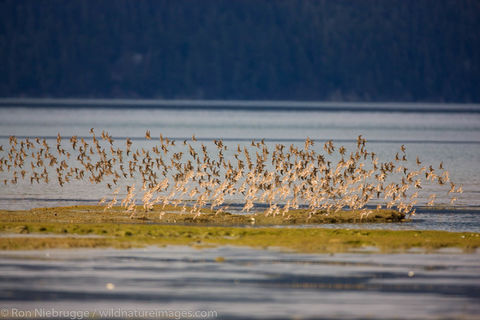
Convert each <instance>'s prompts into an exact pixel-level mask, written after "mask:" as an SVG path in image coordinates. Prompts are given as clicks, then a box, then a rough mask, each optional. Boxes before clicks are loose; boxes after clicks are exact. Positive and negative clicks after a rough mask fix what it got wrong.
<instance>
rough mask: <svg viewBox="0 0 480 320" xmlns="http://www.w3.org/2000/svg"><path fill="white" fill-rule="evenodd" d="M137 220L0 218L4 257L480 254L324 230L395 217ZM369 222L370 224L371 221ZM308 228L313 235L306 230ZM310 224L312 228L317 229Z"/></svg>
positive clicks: (476, 238) (48, 211)
mask: <svg viewBox="0 0 480 320" xmlns="http://www.w3.org/2000/svg"><path fill="white" fill-rule="evenodd" d="M163 210H164V211H162V214H163V216H162V218H160V216H159V215H160V214H159V208H156V209H155V208H154V210H153V211H149V212H146V213H137V214H136V215H135V216H134V217H133V218H129V216H128V215H126V214H125V212H124V211H123V210H122V209H121V208H112V209H111V210H108V211H105V210H104V208H103V207H99V206H73V207H56V208H41V209H32V210H26V211H1V212H0V236H1V237H2V241H1V242H0V250H37V249H52V248H62V249H63V248H138V247H147V246H159V247H163V246H167V245H187V246H191V247H196V248H205V247H216V246H226V245H227V246H248V247H253V248H262V249H266V248H276V249H281V250H285V251H293V252H301V253H341V252H351V251H358V250H366V251H368V252H380V253H398V252H408V251H411V250H417V249H418V250H420V251H421V252H435V251H438V250H440V249H443V248H457V249H459V250H461V251H462V252H475V251H476V250H477V249H478V247H479V246H480V234H479V233H475V232H446V231H421V230H395V231H394V230H367V229H326V228H322V223H332V219H335V221H336V222H350V223H351V222H359V223H360V222H361V223H368V222H379V221H383V222H388V221H402V220H404V219H405V217H404V216H403V215H401V214H399V213H396V212H395V211H393V210H388V211H387V210H383V211H378V212H373V213H372V214H371V215H369V217H366V218H365V219H362V220H360V219H359V218H358V214H357V215H356V217H357V220H358V221H357V220H352V219H355V218H354V217H355V213H354V212H346V211H345V212H338V213H337V214H329V215H325V214H321V213H319V214H316V215H313V216H312V217H311V218H310V219H309V220H308V221H306V219H308V214H306V213H305V212H302V211H301V210H299V211H298V212H292V213H291V214H290V218H288V219H286V218H285V217H271V216H270V217H266V216H265V215H264V214H263V213H257V214H250V215H241V214H229V213H219V214H217V215H215V214H214V213H213V212H208V211H206V212H204V213H202V214H201V215H200V216H198V217H196V218H195V217H194V216H192V215H191V214H188V213H185V214H181V213H179V212H176V211H175V210H176V208H173V207H171V208H170V207H167V208H164V209H163ZM368 219H369V220H368ZM305 223H308V224H309V228H302V227H301V226H302V225H304V224H305ZM312 224H314V226H313V227H312Z"/></svg>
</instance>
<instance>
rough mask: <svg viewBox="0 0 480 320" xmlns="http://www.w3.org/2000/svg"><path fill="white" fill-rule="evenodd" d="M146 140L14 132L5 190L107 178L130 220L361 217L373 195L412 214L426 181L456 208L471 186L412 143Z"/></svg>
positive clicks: (2, 163) (109, 195)
mask: <svg viewBox="0 0 480 320" xmlns="http://www.w3.org/2000/svg"><path fill="white" fill-rule="evenodd" d="M145 140H146V142H148V145H149V146H151V147H147V148H146V147H145V146H144V147H141V148H134V142H133V141H132V139H130V138H126V139H125V142H124V143H117V142H114V139H113V138H112V136H111V135H109V134H108V133H107V132H105V131H102V133H101V134H100V135H99V136H97V134H96V132H95V130H94V129H93V128H92V129H91V130H90V136H89V137H88V138H82V137H80V138H79V137H77V136H72V137H70V138H63V137H62V136H61V135H60V134H58V136H57V138H56V144H52V145H50V144H49V143H48V142H47V140H46V139H45V138H23V139H20V138H17V137H15V136H11V137H10V138H9V144H8V145H5V146H3V145H2V146H0V177H1V178H2V180H3V181H2V184H3V185H4V187H5V186H8V185H10V184H16V183H18V182H19V180H24V181H26V182H29V183H31V184H43V183H44V184H49V183H58V185H59V186H64V185H65V184H68V183H70V182H72V181H74V180H78V181H84V182H87V183H92V184H104V185H105V197H103V198H102V199H101V200H100V202H99V203H100V204H102V205H104V206H105V210H108V209H110V208H112V207H113V206H118V205H120V206H122V207H124V208H125V210H126V212H128V214H130V216H131V217H133V216H134V215H135V213H136V212H137V211H138V210H141V209H139V208H141V207H140V206H139V203H141V205H142V206H143V210H145V211H149V210H152V209H153V207H154V205H160V208H165V207H166V206H167V205H174V206H176V207H179V208H181V210H179V211H180V212H182V213H183V212H190V213H193V214H195V216H198V215H200V214H201V210H202V209H203V208H207V207H209V208H211V209H212V210H215V212H217V213H218V212H222V211H227V210H228V209H229V205H228V203H229V201H228V200H229V199H231V198H235V199H240V201H241V203H242V204H243V210H242V211H244V212H250V211H251V210H252V208H254V206H255V204H257V203H261V204H264V205H266V207H267V209H266V210H265V214H266V215H283V216H288V212H289V210H291V209H298V208H299V207H300V206H303V207H305V208H308V212H309V214H310V215H313V214H321V213H323V214H329V213H331V212H339V211H341V210H356V211H358V213H359V215H360V216H361V217H363V216H365V215H369V214H370V213H372V212H373V211H374V209H369V208H372V207H371V206H368V207H367V204H369V203H372V201H375V202H376V203H377V204H376V208H377V209H381V208H394V209H396V210H398V211H400V212H403V213H405V214H406V215H412V214H415V205H416V204H417V201H418V195H419V191H420V189H422V186H423V185H424V184H426V183H434V184H438V185H440V186H442V188H443V187H444V188H445V190H446V193H447V194H448V195H449V196H450V199H451V201H450V203H451V204H453V203H454V202H455V201H456V199H457V197H456V194H458V193H462V191H463V190H462V187H461V186H457V185H456V184H455V183H453V182H452V181H450V177H449V172H448V171H447V170H446V169H445V168H444V166H443V163H442V162H440V163H439V164H438V165H435V166H434V165H430V164H424V163H422V161H421V160H420V159H419V158H418V157H416V161H415V163H414V164H413V167H412V165H411V163H410V165H409V167H410V168H407V150H406V147H405V146H404V145H402V146H401V147H400V148H399V150H398V152H397V153H396V154H395V155H393V156H392V159H391V160H388V161H383V162H382V161H380V159H379V157H378V156H377V155H376V154H375V153H374V152H369V151H367V149H366V142H367V141H366V139H364V138H363V137H362V136H359V137H358V139H357V141H356V147H354V148H353V150H350V151H347V148H345V147H344V146H336V145H334V143H333V141H331V140H330V141H327V142H325V143H323V142H322V143H317V142H315V141H313V140H311V139H309V138H306V140H305V142H304V144H302V145H294V144H291V145H290V146H286V145H283V144H276V145H274V146H273V147H272V146H270V148H269V147H268V146H267V144H266V143H265V141H264V140H261V141H255V140H253V141H252V142H251V143H247V144H245V145H240V144H238V145H237V146H236V147H233V148H232V147H230V148H231V149H229V148H228V147H227V145H226V144H225V143H224V141H222V140H221V139H218V140H214V141H213V144H211V145H210V149H209V148H208V147H207V145H205V144H203V143H201V142H200V141H198V140H197V139H196V138H195V136H192V137H191V138H189V139H186V140H183V141H178V140H177V141H175V140H172V139H169V138H167V137H163V136H162V135H160V136H159V138H155V139H153V138H152V136H151V133H150V131H147V132H146V133H145ZM144 145H145V144H144ZM227 152H228V154H229V156H228V157H226V154H227ZM435 198H436V195H435V194H434V193H432V194H430V195H429V198H428V203H427V205H429V206H433V205H434V202H435ZM162 210H163V209H162ZM164 213H165V212H164V211H161V213H160V215H163V214H164Z"/></svg>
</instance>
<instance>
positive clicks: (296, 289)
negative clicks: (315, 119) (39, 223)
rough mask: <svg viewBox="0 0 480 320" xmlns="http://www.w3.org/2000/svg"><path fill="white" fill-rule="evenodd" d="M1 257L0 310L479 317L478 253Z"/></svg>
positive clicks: (170, 250) (227, 251)
mask: <svg viewBox="0 0 480 320" xmlns="http://www.w3.org/2000/svg"><path fill="white" fill-rule="evenodd" d="M0 257H1V259H0V279H1V280H0V300H1V305H2V308H4V309H11V308H17V309H19V310H30V309H34V308H55V309H56V310H88V311H93V310H97V311H98V310H108V309H116V310H118V309H124V310H132V309H135V310H142V309H143V310H215V311H216V312H217V313H218V318H219V319H228V318H238V319H245V318H258V319H266V318H274V319H278V318H288V319H292V318H302V319H304V318H316V319H332V318H335V319H365V318H369V319H398V318H402V319H418V318H422V319H452V318H456V319H458V318H461V319H475V318H476V317H477V316H478V314H479V312H480V305H479V304H478V300H479V298H480V255H479V254H478V253H477V254H455V253H446V252H445V253H438V254H428V255H423V254H413V253H412V254H395V255H385V254H365V253H362V254H360V253H348V254H336V255H322V254H320V255H306V254H291V253H282V252H278V251H273V250H253V249H247V248H233V247H220V248H212V249H202V250H198V249H193V248H190V247H174V246H172V247H166V248H147V249H134V250H76V251H68V250H65V251H62V250H49V251H41V252H34V253H32V252H0ZM218 257H223V258H224V262H222V263H219V262H216V260H219V259H217V258H218Z"/></svg>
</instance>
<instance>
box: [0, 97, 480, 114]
mask: <svg viewBox="0 0 480 320" xmlns="http://www.w3.org/2000/svg"><path fill="white" fill-rule="evenodd" d="M9 107H32V108H35V107H44V108H83V109H85V108H87V109H89V108H100V109H101V108H104V109H111V108H119V109H133V108H134V109H173V110H232V111H235V110H238V111H241V110H242V111H324V112H329V111H330V112H331V111H350V112H432V113H480V104H479V103H458V102H455V103H445V102H438V103H436V102H346V101H296V100H218V99H212V100H209V99H206V100H203V99H121V98H113V99H105V98H98V99H97V98H15V97H12V98H0V108H9Z"/></svg>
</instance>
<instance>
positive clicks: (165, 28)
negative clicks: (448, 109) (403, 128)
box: [0, 0, 480, 102]
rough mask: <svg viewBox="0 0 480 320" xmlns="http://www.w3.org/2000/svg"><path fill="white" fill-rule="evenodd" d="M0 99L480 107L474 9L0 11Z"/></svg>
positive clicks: (42, 5)
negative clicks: (466, 104)
mask: <svg viewBox="0 0 480 320" xmlns="http://www.w3.org/2000/svg"><path fill="white" fill-rule="evenodd" d="M0 96H3V97H17V96H31V97H47V96H48V97H114V98H117V97H129V98H134V97H139V98H193V99H289V100H345V101H446V102H480V1H478V0H430V1H427V0H423V1H422V0H388V1H387V0H381V1H380V0H377V1H374V0H369V1H355V0H350V1H346V0H331V1H322V0H316V1H300V0H285V1H261V0H243V1H236V0H224V1H221V0H215V1H212V0H201V1H200V0H199V1H193V0H171V1H153V0H152V1H149V0H129V1H127V0H125V1H83V0H68V1H63V0H62V1H53V0H51V1H37V0H32V1H21V0H9V1H1V2H0Z"/></svg>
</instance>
